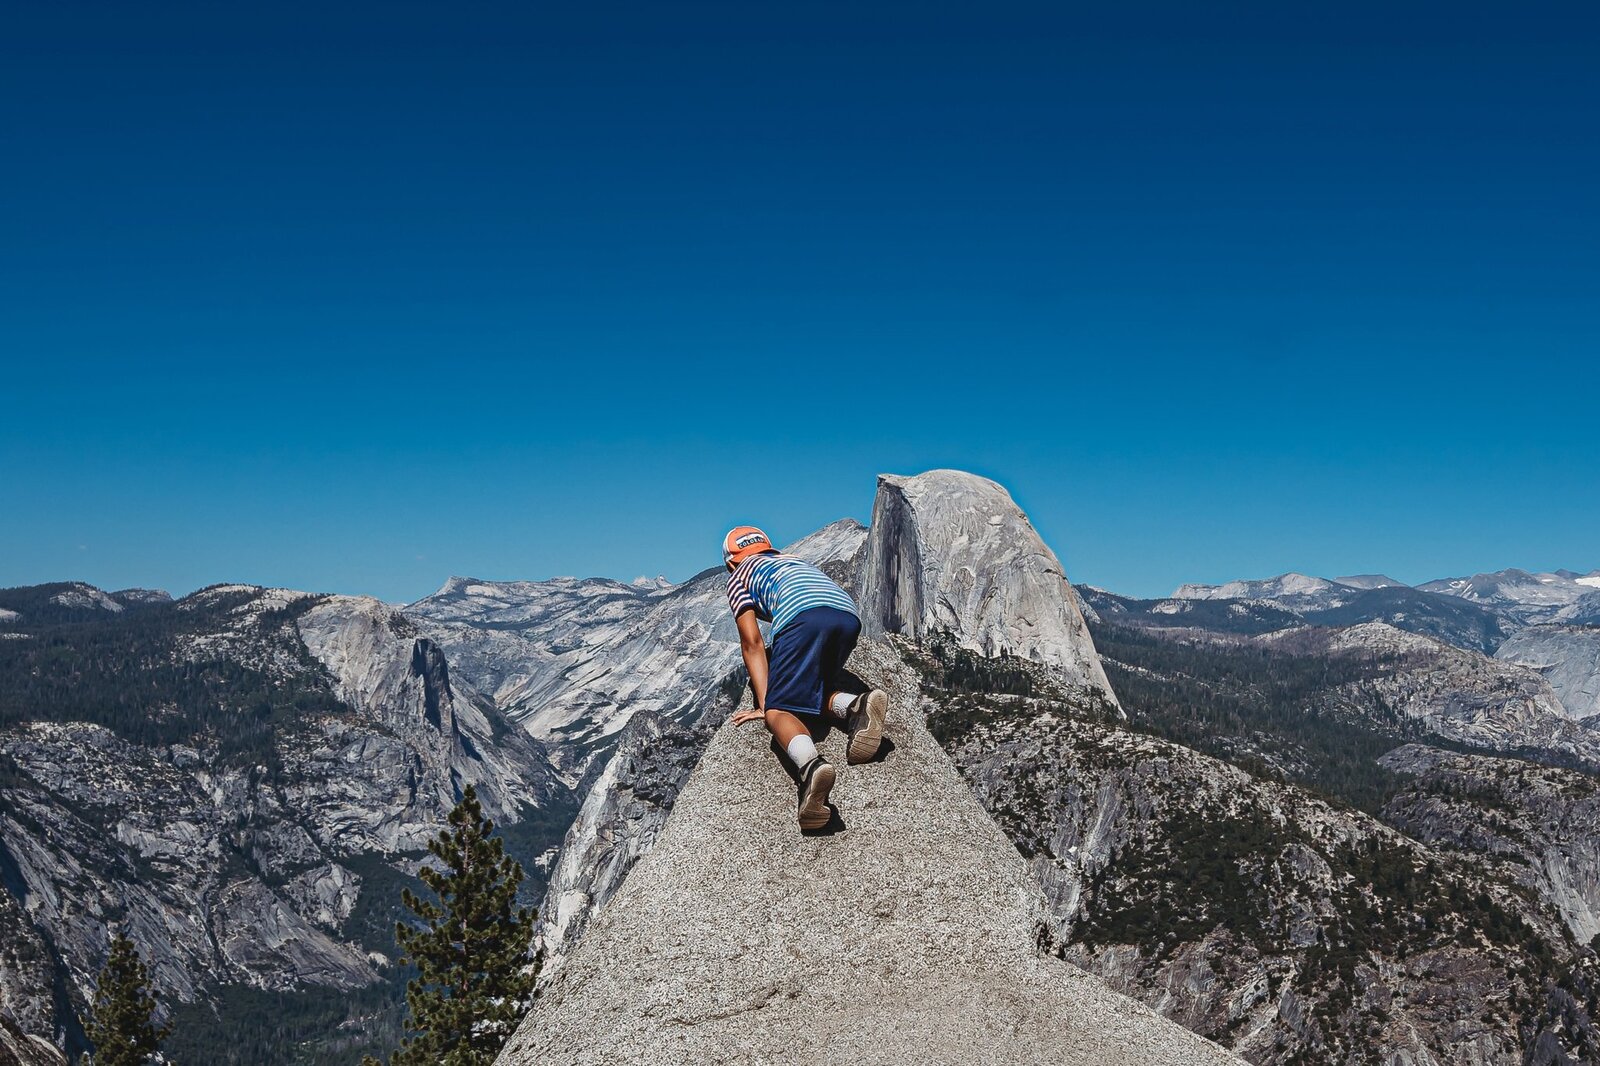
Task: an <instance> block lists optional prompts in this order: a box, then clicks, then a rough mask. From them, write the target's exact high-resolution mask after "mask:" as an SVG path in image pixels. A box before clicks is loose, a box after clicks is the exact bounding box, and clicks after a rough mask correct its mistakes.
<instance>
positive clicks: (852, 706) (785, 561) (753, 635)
mask: <svg viewBox="0 0 1600 1066" xmlns="http://www.w3.org/2000/svg"><path fill="white" fill-rule="evenodd" d="M722 562H723V564H724V565H725V566H726V567H727V568H728V607H729V608H730V609H731V610H732V611H733V616H734V619H735V621H736V622H737V623H738V626H739V648H740V651H741V652H743V654H744V665H745V667H746V668H747V669H748V670H749V671H750V686H751V688H752V689H753V690H754V692H755V703H756V705H755V708H754V709H752V710H748V711H740V712H739V713H738V714H735V715H734V716H733V722H734V725H738V726H742V725H744V724H745V723H746V722H754V721H756V720H758V719H760V720H762V721H765V722H766V724H767V729H769V730H770V731H771V732H772V735H773V736H774V737H776V738H777V741H778V745H779V746H780V747H782V748H783V750H784V751H785V752H786V753H787V754H788V756H789V761H790V762H792V763H793V764H794V767H795V769H796V770H797V771H798V772H799V776H800V804H799V819H800V828H801V829H820V828H822V827H823V826H824V825H826V824H827V823H828V819H829V817H830V814H829V811H828V793H829V792H830V791H831V790H832V788H833V781H834V769H833V766H832V765H830V764H829V763H828V761H827V760H826V759H824V758H823V757H822V756H821V755H820V754H819V753H818V752H817V746H816V744H815V743H814V742H813V740H812V737H811V729H810V727H809V726H808V724H807V722H808V721H812V722H817V721H826V722H830V723H837V724H840V725H842V726H843V727H844V729H845V730H846V732H847V733H848V734H849V737H850V742H849V744H848V745H847V747H846V748H845V757H846V760H847V761H848V762H851V763H862V762H866V761H867V760H869V759H871V758H872V757H873V756H874V755H876V754H877V753H878V745H879V744H880V743H881V742H882V740H883V720H884V718H885V717H886V716H887V715H888V713H889V696H888V693H886V692H883V691H881V690H879V689H872V690H871V691H868V692H862V691H860V688H861V686H860V684H859V683H858V682H857V681H856V680H855V679H854V678H853V677H851V676H850V675H849V674H847V673H846V672H845V669H844V664H845V660H846V659H848V658H849V657H850V653H851V651H853V650H854V649H855V646H856V639H857V638H858V637H859V636H860V635H861V619H860V618H859V617H858V616H857V614H856V604H855V601H854V600H852V599H851V598H850V594H849V593H848V592H846V591H845V590H844V589H842V588H840V587H839V586H838V585H836V584H834V582H833V581H832V580H831V579H830V578H829V577H828V575H827V574H824V573H823V572H822V571H821V570H820V569H818V568H817V567H816V566H813V565H812V564H811V563H808V562H806V561H805V560H804V559H801V558H798V557H797V556H793V555H784V554H783V553H781V552H779V551H778V550H777V549H776V548H774V547H773V546H772V542H771V541H770V540H769V539H768V538H767V535H766V534H765V533H763V532H762V531H761V530H759V529H757V528H756V527H755V526H738V527H736V528H734V529H732V530H730V531H729V532H728V535H727V536H726V537H724V538H723V541H722ZM760 622H771V623H772V650H771V654H770V655H769V654H768V651H767V648H766V646H765V645H764V644H763V642H762V640H761V626H760V625H759V623H760Z"/></svg>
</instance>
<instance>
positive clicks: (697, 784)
mask: <svg viewBox="0 0 1600 1066" xmlns="http://www.w3.org/2000/svg"><path fill="white" fill-rule="evenodd" d="M853 666H854V668H855V669H857V671H858V672H859V673H861V674H862V675H863V676H864V677H866V678H868V679H870V680H871V681H873V682H874V683H875V684H878V685H882V686H884V687H885V688H887V689H888V690H889V691H890V693H891V695H892V698H893V700H894V706H895V708H896V710H895V714H894V717H893V718H892V719H891V723H892V724H891V726H890V728H889V730H888V739H889V741H890V742H891V743H892V745H893V748H892V750H890V751H889V752H888V753H887V755H886V757H885V758H884V759H883V760H882V761H881V762H878V763H873V764H868V765H865V766H856V767H846V766H844V759H843V754H842V738H839V737H837V736H835V737H833V738H831V739H829V740H827V741H825V742H824V745H823V747H824V750H825V751H829V752H831V754H832V756H833V758H834V759H835V761H836V764H837V765H838V766H839V767H840V770H841V780H840V784H839V786H838V787H837V788H836V789H835V791H834V798H835V801H836V805H837V807H838V809H839V815H840V817H839V820H838V822H839V824H837V825H836V826H835V827H834V828H835V830H836V831H834V832H832V833H831V834H828V835H818V836H806V835H802V834H801V833H800V832H799V831H798V829H797V827H796V825H795V820H794V805H795V798H794V786H793V784H792V783H791V781H790V779H789V777H788V776H787V774H786V773H785V772H784V771H783V770H782V769H781V765H780V763H779V762H778V760H777V757H776V756H775V754H774V753H773V752H772V751H771V750H769V746H768V742H767V738H766V736H765V735H764V734H762V733H759V732H757V731H756V730H754V729H747V730H746V731H744V732H739V731H737V730H735V729H734V728H733V727H732V726H731V725H724V726H723V727H722V728H721V729H719V730H718V732H717V733H716V734H715V736H714V737H713V738H712V740H711V743H710V746H709V747H708V748H707V749H706V752H705V755H704V757H703V758H702V759H701V761H700V764H699V766H698V767H697V768H696V769H695V771H694V773H693V774H692V775H691V777H690V779H689V782H688V784H687V785H686V786H685V787H684V789H683V791H682V793H681V794H680V795H679V796H678V798H677V802H676V804H675V805H674V808H673V813H672V817H671V818H670V819H668V820H667V823H666V825H665V827H664V828H663V829H662V831H661V835H660V837H659V839H658V840H657V842H656V845H655V847H654V849H653V850H652V851H651V852H650V853H649V855H647V856H646V857H645V858H644V859H643V860H641V861H640V862H639V864H638V866H637V867H636V868H635V869H634V870H633V872H632V874H631V875H629V877H628V879H627V881H626V882H625V883H624V884H623V886H622V889H621V891H620V892H619V893H618V894H617V895H616V897H615V898H614V899H613V900H612V901H611V903H610V905H609V906H607V907H606V908H605V909H604V910H603V911H602V912H601V913H600V914H599V915H598V916H597V917H596V918H594V919H593V921H592V922H591V924H590V927H589V930H588V933H587V935H586V936H585V937H584V938H583V939H582V941H581V942H580V943H579V944H578V945H577V947H576V948H575V949H573V951H572V953H571V955H570V956H569V957H568V959H567V962H566V964H565V966H564V967H563V968H562V969H561V971H560V972H559V973H558V974H557V975H556V977H555V978H554V979H553V980H552V982H551V983H550V984H549V985H548V986H547V987H546V989H545V991H544V992H543V994H542V995H541V996H540V998H539V999H538V1000H537V1001H536V1002H535V1005H534V1008H533V1010H532V1011H531V1012H530V1014H529V1017H528V1019H527V1021H526V1022H525V1023H524V1025H523V1026H522V1028H521V1029H520V1030H519V1031H518V1033H517V1035H516V1036H515V1037H514V1038H513V1039H512V1041H511V1042H510V1043H509V1044H508V1045H507V1047H506V1049H505V1051H504V1052H503V1053H502V1055H501V1057H500V1061H501V1062H502V1063H507V1064H513V1066H521V1064H529V1066H531V1064H534V1063H541V1064H542V1063H602V1062H603V1063H611V1062H639V1063H681V1062H709V1063H715V1062H752V1061H754V1062H795V1063H802V1062H804V1063H809V1062H835V1061H836V1062H846V1061H848V1062H860V1063H905V1062H927V1063H954V1062H972V1061H981V1062H1027V1063H1045V1062H1050V1063H1058V1062H1095V1063H1105V1064H1108V1066H1117V1064H1133V1063H1141V1064H1144V1063H1150V1064H1154V1063H1172V1064H1178V1063H1183V1064H1201V1063H1222V1062H1228V1061H1233V1060H1232V1059H1231V1057H1230V1056H1228V1055H1227V1054H1226V1053H1224V1052H1223V1051H1221V1050H1220V1049H1218V1048H1217V1047H1215V1046H1214V1045H1211V1044H1208V1043H1207V1042H1205V1041H1203V1040H1201V1039H1199V1038H1198V1037H1196V1036H1194V1035H1193V1034H1192V1033H1190V1032H1188V1031H1186V1030H1184V1029H1182V1028H1181V1027H1179V1026H1176V1025H1174V1024H1172V1023H1170V1022H1168V1021H1166V1020H1164V1019H1162V1018H1160V1017H1159V1016H1158V1015H1156V1014H1155V1013H1153V1012H1151V1011H1149V1010H1148V1009H1146V1008H1144V1007H1141V1006H1139V1005H1137V1004H1135V1003H1133V1002H1132V1001H1131V1000H1128V999H1125V998H1123V997H1121V996H1118V995H1115V994H1114V993H1112V992H1110V991H1108V990H1107V989H1106V988H1105V986H1104V985H1102V984H1101V983H1100V982H1099V981H1097V980H1095V979H1094V978H1092V977H1090V976H1088V975H1087V974H1085V973H1083V972H1082V971H1081V970H1078V969H1076V968H1074V967H1072V966H1070V965H1068V964H1066V963H1064V962H1061V961H1059V960H1057V959H1054V958H1052V957H1049V956H1048V955H1043V954H1041V953H1040V952H1039V950H1038V938H1039V934H1040V930H1041V928H1042V922H1043V921H1044V918H1045V908H1044V901H1043V899H1042V898H1041V896H1040V894H1039V889H1038V885H1037V883H1036V882H1035V881H1034V880H1033V878H1032V877H1031V875H1030V874H1029V872H1028V869H1027V867H1026V865H1025V864H1024V862H1023V861H1022V859H1021V857H1020V856H1018V855H1017V853H1016V850H1015V849H1014V848H1013V847H1012V846H1011V844H1010V842H1009V841H1007V840H1006V838H1005V837H1004V836H1003V835H1002V834H1001V833H1000V831H999V830H998V829H997V827H996V826H995V824H994V822H993V820H992V819H990V817H989V816H988V815H987V814H986V813H985V812H984V811H983V809H982V808H981V807H980V806H979V805H978V803H977V802H976V800H975V799H974V798H973V795H972V793H971V791H970V790H969V789H968V788H967V787H966V786H965V785H964V784H963V782H962V781H961V779H960V777H959V776H958V775H957V774H956V773H955V771H954V769H953V768H952V766H951V764H950V762H949V760H948V758H947V757H946V756H945V755H944V753H943V752H942V751H941V750H940V749H939V747H938V745H937V744H936V743H935V742H934V740H933V738H932V737H931V736H930V735H929V734H928V732H927V729H926V727H925V726H924V725H923V723H922V719H921V714H920V711H919V707H920V702H921V698H920V694H919V690H918V687H917V680H916V678H915V677H914V676H913V675H912V674H911V673H910V672H909V671H908V670H907V669H906V668H905V666H904V665H903V663H902V662H901V661H900V659H899V656H898V654H897V653H896V652H895V651H893V650H892V649H891V648H889V647H887V646H886V645H883V644H876V643H874V644H871V645H868V646H864V647H862V648H861V649H858V651H857V655H856V658H855V659H854V660H853Z"/></svg>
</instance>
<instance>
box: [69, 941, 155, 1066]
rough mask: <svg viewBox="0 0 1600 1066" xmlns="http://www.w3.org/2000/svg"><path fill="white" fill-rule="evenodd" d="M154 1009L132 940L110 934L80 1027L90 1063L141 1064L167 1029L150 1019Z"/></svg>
mask: <svg viewBox="0 0 1600 1066" xmlns="http://www.w3.org/2000/svg"><path fill="white" fill-rule="evenodd" d="M155 1009H156V999H155V996H154V995H153V994H152V993H151V991H150V975H149V973H148V972H147V971H146V970H145V967H144V963H143V962H142V961H141V960H140V958H139V952H138V951H137V950H135V949H134V946H133V941H131V940H129V939H128V938H127V937H125V936H117V937H114V938H113V939H112V941H111V954H110V956H109V957H108V958H107V959H106V966H105V969H103V970H101V971H100V983H99V986H98V987H97V988H96V989H95V993H94V1013H93V1015H92V1017H90V1019H89V1024H88V1025H86V1026H85V1027H84V1034H85V1035H86V1036H88V1038H89V1041H90V1043H92V1044H93V1045H94V1055H93V1057H92V1058H91V1060H90V1061H91V1062H93V1063H94V1066H145V1063H147V1062H149V1061H150V1056H152V1055H154V1054H155V1053H156V1051H157V1050H158V1049H159V1048H160V1046H161V1041H163V1040H165V1039H166V1037H167V1034H168V1033H169V1032H171V1029H170V1027H168V1026H161V1027H160V1028H157V1027H156V1025H155V1023H154V1022H153V1021H152V1020H151V1016H152V1015H153V1014H154V1013H155Z"/></svg>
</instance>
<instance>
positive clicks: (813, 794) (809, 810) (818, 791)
mask: <svg viewBox="0 0 1600 1066" xmlns="http://www.w3.org/2000/svg"><path fill="white" fill-rule="evenodd" d="M833 781H834V773H833V767H832V766H827V765H824V766H819V767H817V770H816V772H815V773H814V774H812V775H811V780H810V781H809V782H808V783H807V784H806V794H805V796H804V797H802V798H801V800H800V828H801V829H821V828H822V827H823V826H825V825H827V824H828V820H829V819H830V818H832V817H833V812H831V811H829V810H828V793H830V792H832V791H833Z"/></svg>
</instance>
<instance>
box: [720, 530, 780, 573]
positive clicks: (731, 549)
mask: <svg viewBox="0 0 1600 1066" xmlns="http://www.w3.org/2000/svg"><path fill="white" fill-rule="evenodd" d="M776 550H777V549H775V548H773V546H772V541H770V540H768V539H767V535H766V534H765V533H763V532H761V530H759V529H757V528H756V527H755V526H734V527H733V528H732V529H730V530H728V535H727V536H726V537H723V538H722V564H723V565H724V566H738V565H739V564H740V563H742V562H744V561H745V560H746V559H748V558H749V557H750V556H752V555H755V554H757V553H758V552H770V551H776Z"/></svg>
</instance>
